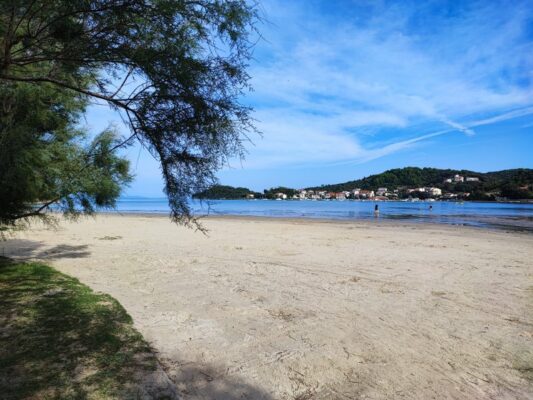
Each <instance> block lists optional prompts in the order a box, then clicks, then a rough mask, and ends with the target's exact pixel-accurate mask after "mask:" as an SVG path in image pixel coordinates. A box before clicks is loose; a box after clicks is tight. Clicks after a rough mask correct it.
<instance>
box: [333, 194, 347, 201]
mask: <svg viewBox="0 0 533 400" xmlns="http://www.w3.org/2000/svg"><path fill="white" fill-rule="evenodd" d="M335 198H336V199H337V200H346V195H345V194H344V192H339V193H335Z"/></svg>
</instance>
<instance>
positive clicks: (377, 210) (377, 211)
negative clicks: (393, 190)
mask: <svg viewBox="0 0 533 400" xmlns="http://www.w3.org/2000/svg"><path fill="white" fill-rule="evenodd" d="M374 217H379V206H378V205H377V204H376V205H375V206H374Z"/></svg>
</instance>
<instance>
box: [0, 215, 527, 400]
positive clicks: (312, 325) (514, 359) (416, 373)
mask: <svg viewBox="0 0 533 400" xmlns="http://www.w3.org/2000/svg"><path fill="white" fill-rule="evenodd" d="M204 224H205V226H206V227H207V228H208V229H209V230H210V232H209V235H208V236H205V235H203V234H201V233H199V232H194V231H192V230H189V229H186V228H180V227H176V226H175V225H173V224H171V223H170V222H169V221H168V219H166V218H165V217H160V216H135V215H127V216H117V215H100V216H98V217H97V218H96V219H89V220H84V221H82V222H79V223H68V222H63V223H61V225H60V226H59V229H58V230H56V231H51V230H46V229H43V228H39V227H36V228H34V229H33V230H31V231H27V232H21V233H19V234H17V238H16V239H11V240H9V241H8V242H4V243H1V244H0V254H1V253H2V252H3V253H4V255H6V256H10V257H16V258H26V259H27V258H34V259H43V260H46V261H47V262H48V263H49V264H51V265H53V266H55V267H56V268H58V269H59V270H60V271H62V272H65V273H67V274H69V275H72V276H75V277H77V278H79V279H80V280H81V281H82V282H84V283H86V284H88V285H89V286H91V287H92V288H94V289H95V290H98V291H102V292H106V293H109V294H111V295H112V296H114V297H115V298H116V299H117V300H119V301H120V302H121V303H122V305H123V306H124V307H125V308H126V310H127V311H128V312H129V313H130V314H131V315H132V317H133V319H134V321H135V325H136V327H137V328H138V329H139V330H140V331H141V333H142V334H143V335H144V336H145V338H146V339H147V340H148V341H149V342H150V343H151V344H152V345H153V346H154V347H155V349H156V350H157V351H158V352H159V356H160V358H161V360H162V363H163V365H164V367H165V369H166V371H167V373H168V375H169V377H170V378H171V379H172V380H173V382H174V383H175V385H176V387H177V390H178V392H179V393H180V395H181V397H182V398H184V399H215V398H216V399H246V398H248V399H299V400H303V399H393V398H397V399H401V398H405V399H431V398H436V399H530V398H533V396H532V393H533V312H532V310H533V235H531V234H524V233H510V232H503V231H490V230H483V229H474V228H464V227H450V226H436V225H424V224H413V225H409V224H400V223H377V224H376V223H374V222H339V221H311V220H281V219H275V220H274V219H261V218H232V217H225V218H208V219H206V220H205V221H204Z"/></svg>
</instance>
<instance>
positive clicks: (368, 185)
mask: <svg viewBox="0 0 533 400" xmlns="http://www.w3.org/2000/svg"><path fill="white" fill-rule="evenodd" d="M454 175H461V176H463V177H472V178H479V182H458V183H446V182H445V180H446V179H449V178H453V177H454ZM425 186H433V187H438V188H441V189H443V190H444V191H446V192H450V193H456V192H469V193H472V194H473V197H472V198H473V199H485V197H487V194H490V193H495V194H498V195H501V196H503V197H508V198H524V199H530V198H533V193H532V186H533V169H526V168H519V169H508V170H503V171H496V172H487V173H482V172H475V171H468V170H455V169H438V168H417V167H406V168H396V169H390V170H388V171H385V172H383V173H381V174H376V175H370V176H368V177H366V178H363V179H357V180H353V181H348V182H344V183H337V184H330V185H322V186H315V187H309V188H307V189H308V190H326V191H330V192H340V191H350V190H353V189H356V188H360V189H367V190H376V189H378V188H380V187H386V188H387V189H388V190H395V189H402V188H406V187H411V188H416V187H425ZM526 187H527V188H526ZM524 188H525V189H524Z"/></svg>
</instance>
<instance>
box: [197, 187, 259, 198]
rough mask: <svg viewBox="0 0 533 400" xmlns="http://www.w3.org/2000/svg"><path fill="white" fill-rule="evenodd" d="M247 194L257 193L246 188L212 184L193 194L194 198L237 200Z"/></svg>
mask: <svg viewBox="0 0 533 400" xmlns="http://www.w3.org/2000/svg"><path fill="white" fill-rule="evenodd" d="M249 194H253V195H257V194H258V193H254V192H253V191H251V190H250V189H248V188H243V187H233V186H225V185H214V186H212V187H210V188H209V189H207V190H204V191H203V192H200V193H197V194H195V195H194V196H193V197H194V198H195V199H218V200H239V199H245V198H246V196H248V195H249Z"/></svg>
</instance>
